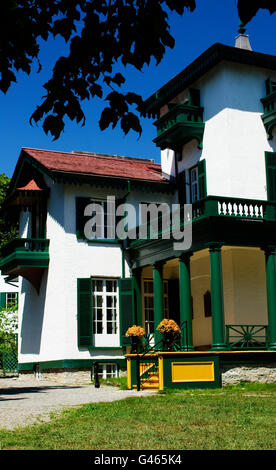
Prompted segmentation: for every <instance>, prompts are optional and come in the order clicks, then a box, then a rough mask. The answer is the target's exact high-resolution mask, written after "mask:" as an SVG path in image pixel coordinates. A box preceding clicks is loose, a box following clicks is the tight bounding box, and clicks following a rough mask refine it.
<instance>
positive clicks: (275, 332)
mask: <svg viewBox="0 0 276 470" xmlns="http://www.w3.org/2000/svg"><path fill="white" fill-rule="evenodd" d="M265 255H266V288H267V315H268V330H269V343H268V349H276V247H267V248H266V250H265Z"/></svg>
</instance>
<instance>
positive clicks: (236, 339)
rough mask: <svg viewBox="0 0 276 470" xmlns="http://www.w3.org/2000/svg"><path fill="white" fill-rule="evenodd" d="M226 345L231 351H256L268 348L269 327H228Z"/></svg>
mask: <svg viewBox="0 0 276 470" xmlns="http://www.w3.org/2000/svg"><path fill="white" fill-rule="evenodd" d="M225 327H226V345H227V347H228V349H230V350H252V349H253V350H256V349H267V347H268V326H267V325H226V326H225Z"/></svg>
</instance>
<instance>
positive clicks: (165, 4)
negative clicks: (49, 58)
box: [0, 0, 275, 139]
mask: <svg viewBox="0 0 276 470" xmlns="http://www.w3.org/2000/svg"><path fill="white" fill-rule="evenodd" d="M237 2H238V3H237V7H238V11H239V15H240V18H241V19H242V21H244V23H246V22H248V21H249V20H250V19H251V18H252V17H253V16H254V15H255V14H256V12H257V11H258V9H259V8H266V9H268V10H269V11H270V12H271V13H272V12H273V11H275V6H274V3H275V1H274V0H259V1H257V0H256V1H255V0H248V1H247V0H237ZM195 7H196V0H70V1H68V0H5V1H2V2H1V4H0V90H1V91H2V92H3V93H6V92H7V91H8V89H9V88H10V86H11V84H12V83H13V82H16V72H19V71H23V72H25V73H27V74H30V72H31V70H32V66H33V64H34V63H35V62H36V61H37V63H38V71H40V70H41V68H42V65H41V64H40V62H39V52H40V44H41V40H44V41H47V39H48V38H49V37H50V36H52V37H57V36H61V37H62V38H64V40H65V41H66V42H67V44H68V48H69V53H68V55H67V56H66V57H59V58H58V60H57V62H56V64H55V66H54V68H53V73H52V76H51V78H50V79H49V81H48V82H47V83H45V84H44V89H45V92H46V93H45V95H44V97H43V98H42V102H41V104H40V105H38V106H37V108H36V109H35V111H34V112H33V114H32V116H31V119H30V122H31V123H38V122H40V121H42V123H43V124H42V126H43V129H44V131H45V133H50V134H51V135H52V136H53V137H54V139H57V138H58V137H59V136H60V134H61V132H62V131H63V130H64V127H65V121H66V119H67V118H69V119H70V120H72V121H75V122H77V123H79V124H82V125H84V124H85V114H84V111H83V108H82V102H83V101H84V100H89V99H91V98H95V97H98V98H101V99H103V100H105V101H106V102H107V105H106V107H105V108H104V109H103V111H102V114H101V117H100V121H99V125H100V128H101V129H102V130H103V129H106V128H107V127H109V126H112V127H113V128H114V127H115V126H116V125H117V124H118V123H120V125H121V128H122V129H123V131H124V132H125V133H126V134H127V133H128V132H129V130H130V129H133V130H134V131H136V132H138V134H141V125H140V122H139V118H138V115H137V112H136V111H137V107H139V105H140V103H141V101H142V99H141V96H139V95H137V94H136V93H135V92H131V91H128V92H126V93H123V92H122V91H121V90H122V88H120V87H121V86H122V85H123V84H124V83H125V80H126V79H125V76H124V75H122V73H120V72H118V69H117V70H116V67H117V66H118V65H120V66H127V65H131V66H133V67H135V68H136V69H137V70H142V68H143V67H144V66H145V65H149V63H150V62H151V60H152V59H155V61H156V64H159V62H160V61H161V60H162V58H163V56H164V53H165V51H166V49H167V48H173V47H174V43H175V41H174V38H173V37H172V35H171V34H170V26H169V14H170V13H171V12H176V13H177V14H179V15H182V14H183V13H184V11H185V9H187V10H189V11H193V10H194V9H195ZM107 89H108V92H107ZM133 108H135V112H132V110H133Z"/></svg>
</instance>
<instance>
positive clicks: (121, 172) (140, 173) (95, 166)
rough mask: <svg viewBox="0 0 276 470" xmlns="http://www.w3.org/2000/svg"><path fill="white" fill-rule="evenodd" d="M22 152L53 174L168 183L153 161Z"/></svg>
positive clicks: (89, 155) (75, 153) (55, 152)
mask: <svg viewBox="0 0 276 470" xmlns="http://www.w3.org/2000/svg"><path fill="white" fill-rule="evenodd" d="M22 150H23V151H24V152H25V153H27V154H28V155H30V156H31V157H32V158H34V159H35V160H36V161H38V162H39V163H40V164H41V165H43V166H44V167H45V168H47V169H48V170H51V171H57V172H66V173H75V174H76V173H80V174H88V175H91V176H92V175H96V176H110V177H115V178H127V179H128V178H129V179H136V180H145V181H156V182H166V181H167V180H166V179H165V178H164V177H163V176H162V171H161V165H158V164H156V163H154V162H152V161H151V160H145V159H139V158H130V157H120V156H117V155H114V156H112V155H103V154H95V153H89V154H88V153H81V152H80V153H77V152H74V153H69V152H59V151H52V150H41V149H32V148H27V147H23V148H22Z"/></svg>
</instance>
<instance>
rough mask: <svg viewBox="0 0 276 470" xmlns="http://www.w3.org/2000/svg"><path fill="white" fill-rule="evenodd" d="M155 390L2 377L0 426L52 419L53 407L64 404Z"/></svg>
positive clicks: (138, 394) (10, 427)
mask: <svg viewBox="0 0 276 470" xmlns="http://www.w3.org/2000/svg"><path fill="white" fill-rule="evenodd" d="M155 393H156V392H155V391H153V390H144V391H143V392H137V391H135V390H119V389H118V388H117V387H113V386H101V387H100V388H95V387H94V386H93V385H59V384H57V383H54V382H49V381H48V380H47V381H45V380H44V381H43V380H39V381H37V380H35V379H30V378H29V379H26V378H1V377H0V429H14V428H16V427H17V426H27V425H29V424H33V423H35V422H42V421H43V422H45V421H49V420H50V419H51V418H50V415H51V413H52V412H53V411H61V410H62V409H64V408H69V407H74V406H78V405H82V404H86V403H92V402H111V401H115V400H123V399H124V398H127V397H137V396H139V397H145V396H149V395H153V394H155Z"/></svg>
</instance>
